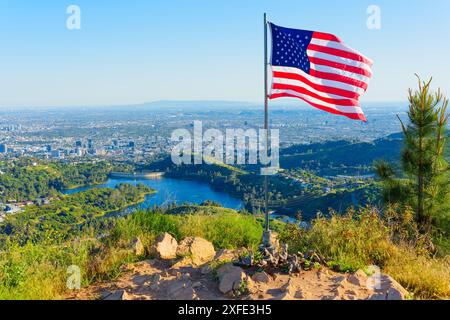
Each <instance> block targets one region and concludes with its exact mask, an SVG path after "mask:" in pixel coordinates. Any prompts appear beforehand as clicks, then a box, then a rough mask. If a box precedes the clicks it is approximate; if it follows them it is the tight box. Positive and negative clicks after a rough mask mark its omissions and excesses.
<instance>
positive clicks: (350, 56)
mask: <svg viewBox="0 0 450 320" xmlns="http://www.w3.org/2000/svg"><path fill="white" fill-rule="evenodd" d="M308 50H314V51H318V52H322V53H327V54H331V55H334V56H338V57H341V58H345V59H351V60H355V61H359V62H364V63H365V64H367V65H369V66H372V62H371V61H369V60H367V59H366V58H365V57H363V56H361V55H359V54H356V53H353V52H349V51H344V50H340V49H335V48H330V47H324V46H319V45H317V44H309V46H308Z"/></svg>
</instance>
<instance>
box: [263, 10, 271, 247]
mask: <svg viewBox="0 0 450 320" xmlns="http://www.w3.org/2000/svg"><path fill="white" fill-rule="evenodd" d="M267 58H268V54H267V14H266V13H264V130H265V131H266V152H267V156H269V95H268V86H269V83H268V79H267V76H268V75H267V66H268V59H267ZM268 169H269V164H267V166H266V172H265V175H264V206H265V226H264V235H263V245H264V246H265V247H270V246H271V243H270V225H269V195H268V188H269V187H268V176H267V175H268V173H269V170H268Z"/></svg>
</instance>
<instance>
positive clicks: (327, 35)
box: [313, 32, 342, 42]
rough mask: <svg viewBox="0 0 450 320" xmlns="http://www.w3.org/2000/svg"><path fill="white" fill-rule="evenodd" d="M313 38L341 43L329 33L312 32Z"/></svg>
mask: <svg viewBox="0 0 450 320" xmlns="http://www.w3.org/2000/svg"><path fill="white" fill-rule="evenodd" d="M313 38H316V39H320V40H328V41H336V42H342V41H341V39H339V38H338V37H336V36H335V35H333V34H330V33H323V32H313Z"/></svg>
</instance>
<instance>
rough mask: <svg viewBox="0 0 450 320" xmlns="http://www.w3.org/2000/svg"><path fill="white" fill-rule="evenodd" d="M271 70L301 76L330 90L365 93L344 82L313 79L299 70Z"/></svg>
mask: <svg viewBox="0 0 450 320" xmlns="http://www.w3.org/2000/svg"><path fill="white" fill-rule="evenodd" d="M272 70H273V71H278V72H286V73H294V74H298V75H301V76H302V77H304V78H306V79H308V80H309V81H311V82H312V83H314V84H317V85H320V86H326V87H332V88H337V89H342V90H347V91H350V92H356V93H358V94H363V93H364V92H365V90H364V89H363V88H360V87H358V86H354V85H351V84H348V83H345V82H340V81H334V80H327V79H320V78H316V77H313V76H311V75H309V74H307V73H305V72H304V71H302V70H301V69H298V68H293V67H278V66H272Z"/></svg>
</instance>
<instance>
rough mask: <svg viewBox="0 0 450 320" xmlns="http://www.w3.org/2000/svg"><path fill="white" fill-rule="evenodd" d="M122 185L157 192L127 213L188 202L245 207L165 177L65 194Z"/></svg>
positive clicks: (111, 182) (201, 187)
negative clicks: (212, 202)
mask: <svg viewBox="0 0 450 320" xmlns="http://www.w3.org/2000/svg"><path fill="white" fill-rule="evenodd" d="M120 183H129V184H132V185H136V184H138V183H142V184H145V185H146V186H149V187H150V188H152V189H155V190H156V191H157V193H155V194H151V195H148V196H146V197H145V201H144V202H142V203H140V204H138V205H136V206H132V207H130V208H128V209H127V210H126V211H129V210H134V209H147V208H152V207H154V206H166V205H168V204H171V203H176V204H178V205H180V204H183V203H186V202H188V203H192V204H200V203H202V202H203V201H205V200H212V201H215V202H218V203H220V204H221V205H222V206H223V207H226V208H231V209H235V210H239V209H241V208H242V207H243V202H242V201H241V200H240V199H237V198H233V197H231V196H230V195H228V194H226V193H224V192H218V191H214V190H212V189H211V187H210V186H209V185H208V184H206V183H201V182H196V181H190V180H179V179H172V178H165V177H162V178H159V179H109V180H108V181H107V182H106V183H104V184H101V185H96V186H87V187H82V188H77V189H72V190H67V191H66V192H64V193H65V194H74V193H77V192H81V191H85V190H89V189H92V188H114V187H115V186H117V185H118V184H120Z"/></svg>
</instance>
